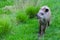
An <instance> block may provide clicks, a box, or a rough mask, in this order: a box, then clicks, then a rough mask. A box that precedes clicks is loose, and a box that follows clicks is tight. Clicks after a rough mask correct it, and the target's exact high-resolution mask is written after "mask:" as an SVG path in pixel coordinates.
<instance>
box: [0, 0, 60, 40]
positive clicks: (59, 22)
mask: <svg viewBox="0 0 60 40" xmlns="http://www.w3.org/2000/svg"><path fill="white" fill-rule="evenodd" d="M38 2H39V3H38V5H37V6H40V7H41V6H43V5H48V6H49V7H50V9H51V11H52V12H51V13H52V17H51V24H50V26H49V27H48V28H47V29H46V33H45V34H44V36H42V37H41V38H40V39H41V40H60V0H41V1H40V0H39V1H38ZM12 19H14V17H13V16H12ZM7 21H8V20H7ZM13 21H14V20H13ZM38 25H39V24H38V20H37V19H36V18H33V19H29V20H28V21H27V22H26V23H19V24H18V25H15V24H14V25H13V26H12V29H11V31H10V32H8V33H7V34H4V35H2V36H0V40H37V39H38V30H39V26H38Z"/></svg>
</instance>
